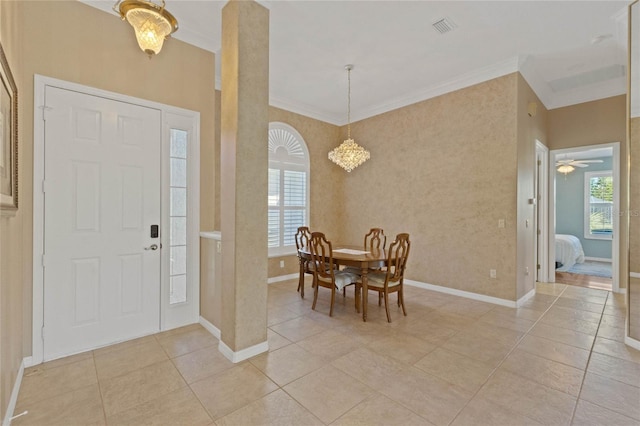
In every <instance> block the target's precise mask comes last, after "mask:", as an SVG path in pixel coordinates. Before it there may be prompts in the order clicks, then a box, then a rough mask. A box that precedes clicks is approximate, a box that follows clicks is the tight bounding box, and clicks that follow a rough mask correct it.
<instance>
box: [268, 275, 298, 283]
mask: <svg viewBox="0 0 640 426" xmlns="http://www.w3.org/2000/svg"><path fill="white" fill-rule="evenodd" d="M299 276H300V274H299V273H298V274H289V275H280V276H279V277H271V278H269V279H268V280H267V284H273V283H279V282H281V281H289V280H292V279H294V278H298V277H299Z"/></svg>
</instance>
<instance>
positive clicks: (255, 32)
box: [219, 0, 269, 362]
mask: <svg viewBox="0 0 640 426" xmlns="http://www.w3.org/2000/svg"><path fill="white" fill-rule="evenodd" d="M268 131H269V10H268V9H266V8H265V7H263V6H261V5H259V4H258V3H256V2H254V1H238V0H231V1H229V3H227V5H226V6H225V7H224V8H223V9H222V102H221V144H222V145H221V148H220V150H221V156H220V157H221V161H220V168H221V176H220V178H221V181H220V182H221V200H220V202H221V209H220V214H221V215H220V220H221V222H220V225H221V231H222V324H221V330H220V332H221V339H220V345H219V349H220V351H221V352H222V353H223V354H224V355H225V356H226V357H227V358H229V359H230V360H231V361H233V362H239V361H242V360H244V359H247V358H250V357H251V356H254V355H256V354H258V353H261V352H265V351H267V350H268V348H269V347H268V345H267V261H268V259H267V258H268V251H267V184H268V164H269V157H268V149H267V137H268Z"/></svg>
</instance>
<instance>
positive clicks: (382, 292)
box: [359, 234, 411, 322]
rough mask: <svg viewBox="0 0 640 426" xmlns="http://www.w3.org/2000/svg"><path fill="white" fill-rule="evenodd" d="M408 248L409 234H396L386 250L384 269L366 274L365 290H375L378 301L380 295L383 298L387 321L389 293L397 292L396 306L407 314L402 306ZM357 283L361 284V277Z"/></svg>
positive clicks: (409, 244)
mask: <svg viewBox="0 0 640 426" xmlns="http://www.w3.org/2000/svg"><path fill="white" fill-rule="evenodd" d="M410 248H411V241H409V234H398V235H397V236H396V239H395V240H394V241H393V242H392V243H391V245H390V246H389V250H388V251H387V266H386V270H384V271H373V272H370V273H369V274H367V277H368V280H367V291H369V290H372V291H377V292H378V301H379V300H380V296H382V297H383V298H384V309H385V311H386V312H387V321H388V322H391V315H389V293H398V306H402V313H403V314H404V315H405V316H406V315H407V311H406V309H405V307H404V295H403V281H404V271H405V269H406V266H407V259H408V258H409V249H410ZM359 283H360V285H362V282H361V278H360V281H359Z"/></svg>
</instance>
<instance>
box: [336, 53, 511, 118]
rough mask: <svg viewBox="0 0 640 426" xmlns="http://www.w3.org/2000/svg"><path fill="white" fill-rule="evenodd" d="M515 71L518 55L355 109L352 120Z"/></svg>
mask: <svg viewBox="0 0 640 426" xmlns="http://www.w3.org/2000/svg"><path fill="white" fill-rule="evenodd" d="M516 71H518V57H513V58H509V59H507V60H504V61H502V62H498V63H495V64H493V65H489V66H486V67H482V68H479V69H477V70H474V71H472V72H469V73H465V74H462V75H460V76H457V77H454V78H452V79H450V80H448V81H446V82H443V83H441V84H438V85H435V86H431V87H425V88H422V89H418V90H416V91H413V92H412V93H411V94H410V95H406V96H402V97H398V98H395V99H392V100H390V101H388V102H385V103H382V104H378V105H374V106H372V107H370V108H365V109H364V110H360V111H357V112H356V114H353V120H352V121H358V120H363V119H365V118H369V117H373V116H374V115H378V114H382V113H385V112H388V111H392V110H395V109H398V108H402V107H405V106H407V105H412V104H415V103H417V102H422V101H425V100H427V99H431V98H435V97H437V96H440V95H444V94H446V93H450V92H453V91H456V90H460V89H464V88H465V87H469V86H473V85H475V84H479V83H482V82H485V81H488V80H492V79H494V78H498V77H502V76H504V75H507V74H511V73H513V72H516ZM342 124H346V122H343V123H342Z"/></svg>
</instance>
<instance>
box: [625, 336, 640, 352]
mask: <svg viewBox="0 0 640 426" xmlns="http://www.w3.org/2000/svg"><path fill="white" fill-rule="evenodd" d="M624 343H625V345H628V346H631V347H632V348H633V349H637V350H639V351H640V341H638V340H636V339H632V338H631V337H629V336H624Z"/></svg>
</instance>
